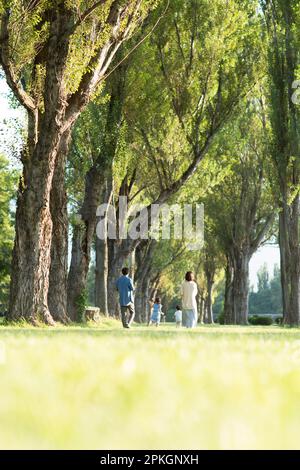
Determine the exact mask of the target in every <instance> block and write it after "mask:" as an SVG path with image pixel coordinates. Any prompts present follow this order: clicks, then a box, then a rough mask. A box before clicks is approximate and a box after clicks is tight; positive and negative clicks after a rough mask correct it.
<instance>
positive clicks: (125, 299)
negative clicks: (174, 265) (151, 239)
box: [116, 268, 198, 328]
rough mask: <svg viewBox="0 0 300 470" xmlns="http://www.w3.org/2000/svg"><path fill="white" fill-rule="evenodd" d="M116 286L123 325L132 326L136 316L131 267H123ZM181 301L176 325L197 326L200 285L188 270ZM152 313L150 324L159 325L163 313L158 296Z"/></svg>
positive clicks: (152, 302)
mask: <svg viewBox="0 0 300 470" xmlns="http://www.w3.org/2000/svg"><path fill="white" fill-rule="evenodd" d="M116 288H117V290H118V292H119V302H120V308H121V316H122V325H123V327H124V328H130V326H131V324H132V322H133V320H134V316H135V310H134V285H133V281H132V279H131V278H130V277H129V269H128V268H123V269H122V276H121V277H119V279H118V280H117V281H116ZM180 294H181V301H182V310H181V308H180V306H179V305H177V306H176V312H175V315H174V316H175V321H176V326H177V327H180V326H181V325H183V326H185V327H186V328H195V327H196V326H197V321H198V313H197V300H196V297H197V294H198V287H197V284H196V282H195V280H194V274H193V273H192V272H191V271H188V272H187V273H186V275H185V280H184V281H183V283H182V285H181V292H180ZM149 303H150V308H151V314H150V319H149V325H156V326H158V325H159V324H160V321H161V317H162V315H164V314H163V311H162V305H161V299H160V298H159V297H157V298H156V299H155V300H154V301H152V300H151V301H150V302H149Z"/></svg>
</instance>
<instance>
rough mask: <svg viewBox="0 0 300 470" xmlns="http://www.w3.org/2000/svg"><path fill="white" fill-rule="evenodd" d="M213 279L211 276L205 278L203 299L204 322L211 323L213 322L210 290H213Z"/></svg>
mask: <svg viewBox="0 0 300 470" xmlns="http://www.w3.org/2000/svg"><path fill="white" fill-rule="evenodd" d="M213 285H214V281H213V280H212V279H211V277H208V278H207V296H206V299H205V323H207V324H209V325H211V324H213V323H214V316H213V310H212V307H213V302H212V290H213Z"/></svg>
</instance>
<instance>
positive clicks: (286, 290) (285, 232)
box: [279, 195, 300, 326]
mask: <svg viewBox="0 0 300 470" xmlns="http://www.w3.org/2000/svg"><path fill="white" fill-rule="evenodd" d="M299 217H300V198H299V195H298V196H297V197H296V198H295V199H294V201H293V203H292V205H291V206H290V207H289V206H288V205H287V204H286V203H285V204H283V208H282V211H281V213H280V215H279V247H280V255H281V284H282V298H283V316H284V323H285V324H288V325H290V326H298V325H299V323H300V248H299V222H298V221H299Z"/></svg>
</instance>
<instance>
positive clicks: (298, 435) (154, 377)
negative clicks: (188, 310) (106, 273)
mask: <svg viewBox="0 0 300 470" xmlns="http://www.w3.org/2000/svg"><path fill="white" fill-rule="evenodd" d="M0 345H1V348H0V349H1V350H4V351H2V353H3V352H4V353H5V354H4V356H5V357H3V354H1V352H0V377H1V379H0V380H1V382H0V383H1V399H0V448H1V449H13V448H19V449H32V448H41V449H45V448H46V449H63V448H66V449H76V448H78V449H101V448H102V449H106V448H108V449H139V448H143V449H159V448H160V449H162V448H170V449H180V448H184V449H239V448H243V449H245V448H258V449H259V448H262V449H268V448H275V449H276V448H278V449H284V448H297V449H299V448H300V330H297V329H296V330H289V329H283V328H279V327H221V326H215V327H199V328H197V329H196V330H194V331H186V330H183V329H182V330H180V331H176V329H175V328H174V327H173V326H172V325H166V326H162V327H160V328H159V329H156V328H155V327H150V328H147V327H135V328H133V329H132V330H123V329H121V328H120V325H119V323H118V322H115V321H109V320H103V322H102V323H101V324H100V325H99V326H97V327H95V326H94V327H70V328H64V327H60V328H54V329H53V328H52V329H48V328H44V329H34V328H29V327H27V328H26V327H24V328H22V327H16V328H10V327H5V326H0Z"/></svg>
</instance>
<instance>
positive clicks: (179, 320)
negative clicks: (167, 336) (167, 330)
mask: <svg viewBox="0 0 300 470" xmlns="http://www.w3.org/2000/svg"><path fill="white" fill-rule="evenodd" d="M174 317H175V321H176V328H180V327H181V325H182V311H181V309H180V306H179V305H176V312H175V315H174Z"/></svg>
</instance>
